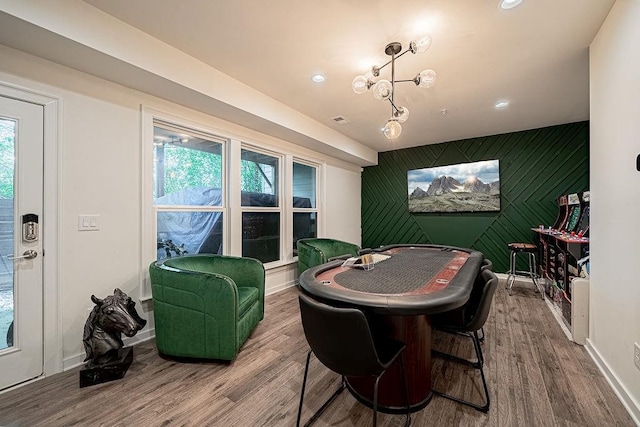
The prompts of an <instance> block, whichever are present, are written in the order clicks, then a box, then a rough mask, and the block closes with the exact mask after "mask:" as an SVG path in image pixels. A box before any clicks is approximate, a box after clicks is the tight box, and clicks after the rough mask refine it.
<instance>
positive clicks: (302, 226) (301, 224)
mask: <svg viewBox="0 0 640 427" xmlns="http://www.w3.org/2000/svg"><path fill="white" fill-rule="evenodd" d="M316 215H317V214H316V213H315V212H294V213H293V256H296V255H297V254H298V250H297V249H296V242H297V241H298V240H300V239H306V238H307V237H316Z"/></svg>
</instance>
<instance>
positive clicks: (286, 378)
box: [0, 285, 633, 427]
mask: <svg viewBox="0 0 640 427" xmlns="http://www.w3.org/2000/svg"><path fill="white" fill-rule="evenodd" d="M297 294H298V290H297V289H296V288H291V289H287V290H285V291H283V292H280V293H278V294H275V295H271V296H268V297H267V304H266V316H265V320H264V321H262V322H261V323H260V325H259V326H258V327H257V328H256V330H255V331H254V333H253V334H252V336H251V337H250V338H249V340H248V341H247V343H246V344H245V345H244V347H243V348H242V350H241V351H240V354H239V355H238V358H237V359H236V360H235V361H234V362H233V363H231V364H228V365H227V364H222V363H179V362H176V361H172V360H165V359H162V358H160V357H159V356H158V354H157V352H156V349H155V343H154V341H148V342H145V343H142V344H140V345H138V346H136V347H135V350H134V362H133V364H132V365H131V367H130V368H129V372H127V374H126V376H125V377H124V378H123V379H122V380H119V381H115V382H111V383H106V384H101V385H97V386H93V387H87V388H83V389H80V388H79V387H78V370H79V368H78V369H73V370H70V371H68V372H64V373H61V374H58V375H54V376H52V377H49V378H46V379H43V380H41V381H38V382H35V383H32V384H29V385H26V386H24V387H20V388H17V389H14V390H12V391H10V392H7V393H4V394H0V426H21V427H24V426H48V427H50V426H56V427H57V426H224V427H227V426H243V427H244V426H292V425H295V421H296V415H297V409H298V401H299V393H300V388H301V384H302V373H303V369H304V362H305V357H306V352H307V349H308V346H307V343H306V340H305V338H304V334H303V331H302V327H301V324H300V315H299V312H298V305H297ZM485 331H486V340H485V342H484V344H483V351H484V355H485V373H486V375H487V381H488V385H489V393H490V396H491V409H490V411H489V413H488V414H482V413H480V412H478V411H475V410H473V409H471V408H468V407H466V406H462V405H460V404H457V403H455V402H452V401H449V400H446V399H443V398H441V397H438V396H434V398H433V400H432V401H431V403H430V404H429V405H428V406H427V407H426V408H424V409H423V410H421V411H419V412H416V413H414V414H412V425H414V426H603V425H620V426H632V425H633V421H632V419H631V418H630V416H629V415H628V413H627V412H626V411H625V409H624V408H623V406H622V404H621V403H620V402H619V400H618V399H617V398H616V396H615V395H614V393H613V391H612V390H611V388H610V387H609V385H608V384H607V382H606V380H605V379H604V378H603V376H602V375H601V374H600V373H599V371H598V370H597V368H596V366H595V365H594V363H593V361H592V360H591V359H590V357H589V356H588V355H587V353H586V351H585V350H584V348H583V347H581V346H578V345H576V344H573V343H572V342H570V341H568V340H567V338H566V336H565V335H564V334H563V332H562V330H561V328H560V327H559V325H558V324H557V323H556V321H555V319H554V318H553V317H552V315H551V313H550V312H549V310H548V308H547V307H546V305H545V303H544V302H543V301H542V300H541V299H540V297H539V295H538V294H535V293H534V292H533V291H532V290H531V287H530V286H525V285H521V286H517V287H514V292H513V295H512V296H509V295H508V294H507V292H506V291H505V290H504V288H503V286H500V287H499V289H498V292H496V296H495V299H494V303H493V306H492V309H491V314H490V317H489V319H488V321H487V324H486V326H485ZM78 339H80V338H78ZM433 346H434V348H438V349H441V350H443V351H447V352H455V353H456V354H458V355H461V356H463V357H471V356H472V353H473V345H472V343H471V341H470V340H469V339H466V338H463V337H453V336H450V335H445V334H439V333H436V332H434V337H433ZM433 381H434V388H435V389H437V390H441V391H445V392H447V393H451V394H455V395H458V396H462V397H463V398H466V399H471V400H474V401H477V402H479V399H480V397H481V394H480V390H481V387H482V385H481V383H480V378H479V374H478V371H476V370H473V369H470V368H467V367H462V366H458V365H455V364H452V363H451V362H444V361H442V360H439V359H434V364H433ZM338 384H339V377H338V376H337V375H335V374H333V373H332V372H330V371H328V370H327V369H326V368H324V367H323V366H321V365H320V363H319V362H318V361H317V360H315V359H313V358H312V362H311V369H310V373H309V382H308V385H307V394H306V397H305V405H304V408H303V422H304V420H306V419H308V417H309V416H310V415H311V414H312V413H313V412H314V411H315V409H317V408H318V407H319V405H320V404H321V403H322V402H323V401H324V400H325V399H326V398H327V397H328V396H329V395H330V394H331V393H332V392H333V390H334V389H335V387H337V386H338ZM403 420H404V417H403V416H402V415H387V414H380V415H379V417H378V424H379V425H381V426H401V425H402V423H403ZM315 425H316V426H318V427H323V426H368V425H371V412H370V410H369V409H368V408H366V407H365V406H363V405H361V404H360V403H358V402H357V401H356V400H355V399H354V398H353V397H352V396H351V395H350V394H349V393H348V392H346V391H345V392H344V393H342V395H340V396H339V397H338V399H337V400H336V401H335V402H334V403H333V405H332V406H331V407H329V409H328V410H327V411H326V412H325V413H324V414H323V416H322V417H321V418H320V419H319V420H318V421H317V422H316V423H315Z"/></svg>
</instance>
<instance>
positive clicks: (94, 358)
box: [82, 288, 147, 366]
mask: <svg viewBox="0 0 640 427" xmlns="http://www.w3.org/2000/svg"><path fill="white" fill-rule="evenodd" d="M91 301H93V303H94V304H95V307H93V310H92V311H91V314H89V317H88V318H87V322H86V323H85V325H84V334H83V336H82V342H83V344H84V350H85V353H86V355H87V357H86V358H85V359H84V361H85V362H87V361H89V362H88V363H87V366H96V365H104V364H106V363H109V362H111V361H113V360H115V359H116V358H117V357H118V350H120V349H121V348H122V346H123V345H124V344H123V342H122V339H121V338H120V334H125V335H126V336H128V337H132V336H134V335H135V334H136V333H138V331H139V330H141V329H142V328H144V326H145V325H146V324H147V321H146V320H144V319H142V318H141V317H140V316H138V313H137V311H136V309H135V305H136V303H135V302H133V301H132V300H131V298H130V297H129V296H127V294H125V293H124V292H122V291H121V290H120V289H117V288H116V289H115V290H114V291H113V295H110V296H108V297H106V298H105V299H99V298H96V296H95V295H91Z"/></svg>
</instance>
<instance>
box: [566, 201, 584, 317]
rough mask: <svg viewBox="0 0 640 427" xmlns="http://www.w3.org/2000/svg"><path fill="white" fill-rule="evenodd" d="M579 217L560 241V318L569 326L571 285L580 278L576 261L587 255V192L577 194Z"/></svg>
mask: <svg viewBox="0 0 640 427" xmlns="http://www.w3.org/2000/svg"><path fill="white" fill-rule="evenodd" d="M579 196H580V206H581V209H580V211H581V215H580V218H579V220H578V221H576V224H575V227H574V228H573V230H571V234H570V236H567V237H566V238H564V239H562V242H561V243H564V248H563V249H564V252H565V258H566V261H565V264H566V269H567V275H566V278H565V281H564V283H565V290H564V295H563V297H564V298H563V299H562V316H563V317H564V318H565V320H566V322H567V323H568V324H569V326H571V312H572V302H573V299H574V298H573V283H574V279H576V278H579V277H580V266H579V263H578V261H580V260H581V259H583V258H585V257H586V256H587V255H588V254H589V240H588V236H589V199H590V197H589V192H588V191H585V192H583V193H580V194H579Z"/></svg>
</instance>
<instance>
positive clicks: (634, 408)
mask: <svg viewBox="0 0 640 427" xmlns="http://www.w3.org/2000/svg"><path fill="white" fill-rule="evenodd" d="M586 341H587V345H586V346H585V348H586V349H587V353H589V356H591V358H592V359H593V361H594V362H595V364H596V366H597V367H598V369H599V370H600V372H602V375H604V377H605V378H606V380H607V382H608V383H609V385H610V386H611V388H612V389H613V392H614V393H615V394H616V396H618V399H620V402H622V405H623V406H624V407H625V409H626V410H627V412H629V415H631V418H632V419H633V422H634V423H636V425H637V426H640V404H639V403H638V402H637V401H636V400H635V399H634V398H633V397H632V396H631V395H630V394H629V391H628V390H627V388H626V387H625V386H624V384H622V382H620V380H619V379H618V377H617V375H616V374H615V373H614V372H613V371H612V370H611V368H610V367H609V364H608V363H607V362H606V361H605V360H604V359H603V358H602V356H601V355H600V352H599V351H598V349H597V348H595V347H594V346H593V343H592V342H591V340H590V339H589V338H587V340H586Z"/></svg>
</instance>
